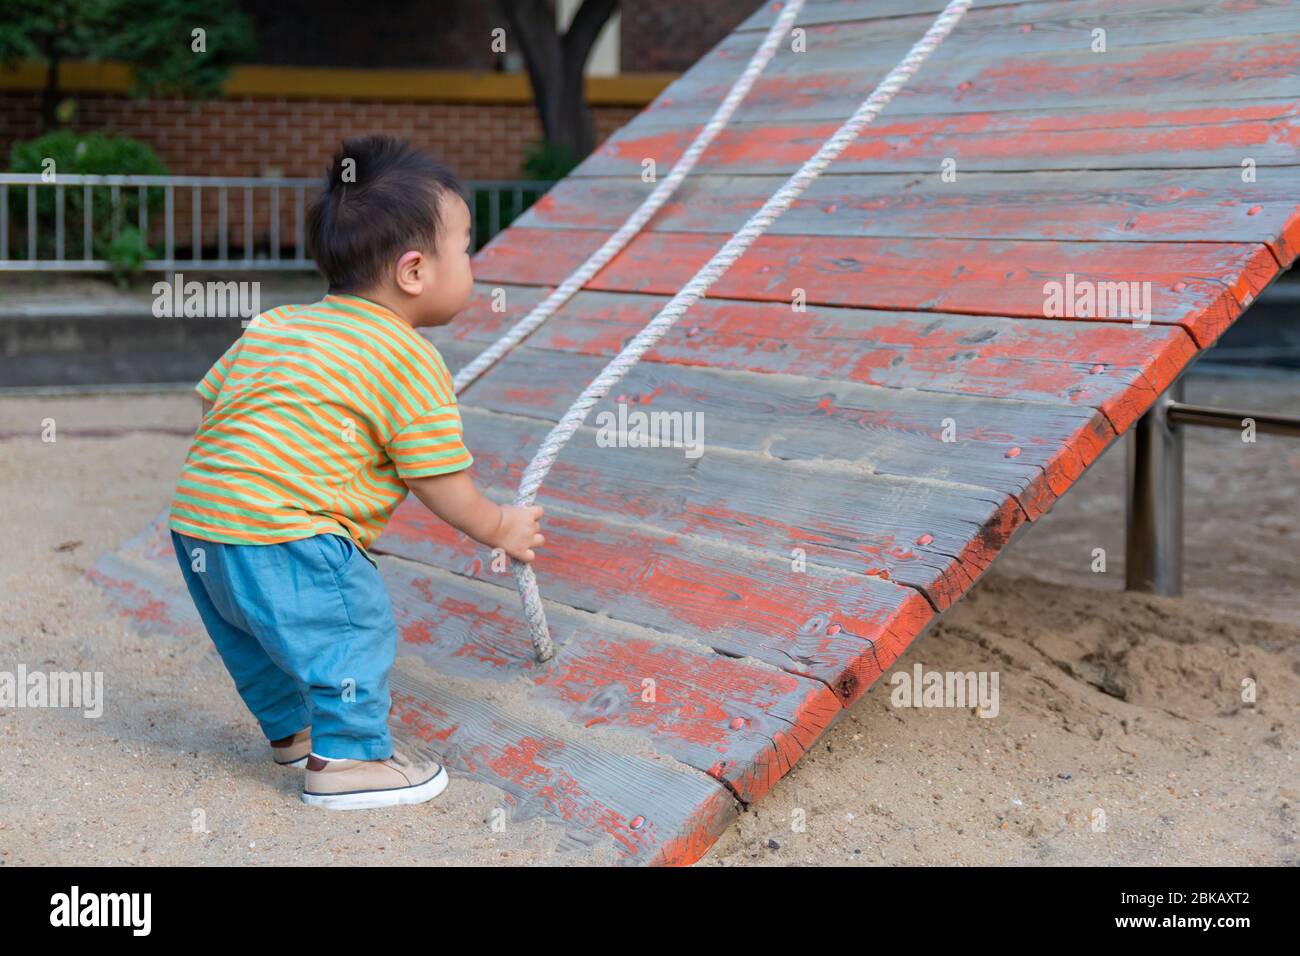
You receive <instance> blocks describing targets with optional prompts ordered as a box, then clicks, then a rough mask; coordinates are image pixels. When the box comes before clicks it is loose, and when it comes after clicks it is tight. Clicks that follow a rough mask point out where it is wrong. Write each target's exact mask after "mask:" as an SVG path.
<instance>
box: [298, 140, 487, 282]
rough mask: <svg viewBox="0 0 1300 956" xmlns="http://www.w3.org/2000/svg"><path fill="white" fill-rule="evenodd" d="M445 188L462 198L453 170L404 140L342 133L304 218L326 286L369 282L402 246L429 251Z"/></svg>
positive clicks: (389, 264) (435, 236)
mask: <svg viewBox="0 0 1300 956" xmlns="http://www.w3.org/2000/svg"><path fill="white" fill-rule="evenodd" d="M448 193H452V194H455V195H457V196H460V198H461V199H465V200H466V201H468V196H467V194H466V192H465V187H464V185H462V183H461V181H460V180H459V179H457V178H456V175H455V174H454V173H453V172H452V171H451V170H450V169H448V168H447V167H446V166H443V165H442V164H441V163H439V162H438V161H436V160H435V159H433V158H432V157H430V156H428V155H427V154H425V153H422V152H420V150H418V149H416V148H415V147H414V146H412V145H411V144H410V143H407V142H405V141H403V140H400V139H396V138H394V137H392V136H359V137H356V138H354V139H348V140H344V141H343V144H342V145H341V146H340V147H339V150H338V152H337V153H335V154H334V158H333V159H332V160H330V165H329V170H328V171H327V172H326V174H325V184H324V187H323V188H322V189H321V191H320V193H319V194H318V195H317V196H316V198H315V199H314V200H313V201H312V204H311V211H310V213H309V215H308V219H307V242H308V246H309V248H310V250H311V255H312V256H313V257H314V258H315V260H316V266H317V268H319V269H320V272H321V275H323V276H324V277H325V278H326V280H328V282H329V290H330V291H331V292H349V291H357V290H362V289H372V288H374V287H375V286H377V285H379V284H380V283H381V282H382V281H383V278H384V273H385V272H386V271H387V270H388V269H389V268H391V267H392V264H393V262H394V261H395V260H396V259H397V258H398V257H399V256H401V255H402V253H404V252H406V251H407V250H410V249H428V250H431V251H434V252H436V251H437V243H438V233H439V230H440V229H441V226H442V215H441V210H440V203H441V201H442V199H443V197H444V196H445V195H446V194H448Z"/></svg>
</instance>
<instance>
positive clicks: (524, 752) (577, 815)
mask: <svg viewBox="0 0 1300 956" xmlns="http://www.w3.org/2000/svg"><path fill="white" fill-rule="evenodd" d="M391 687H392V697H393V718H392V719H393V722H394V725H395V727H397V728H398V729H399V732H401V733H402V734H403V735H404V736H407V737H412V738H415V739H418V740H420V741H422V742H423V743H424V744H426V745H427V746H428V747H429V749H430V750H432V751H434V752H435V753H437V754H438V756H439V759H440V760H441V761H442V762H443V763H445V764H446V765H447V766H448V767H451V768H453V769H455V770H458V771H460V772H461V773H463V774H466V775H468V776H470V777H471V778H473V779H476V780H481V781H483V782H485V783H489V784H492V785H493V786H495V787H498V788H500V789H501V790H503V791H505V793H506V794H508V795H509V796H510V797H511V798H513V799H512V800H510V801H508V802H510V803H512V812H513V813H514V814H516V815H518V816H521V817H523V818H527V817H530V816H532V815H534V814H539V813H542V814H546V815H547V816H549V817H552V818H554V819H555V820H557V821H559V822H560V823H562V824H563V825H564V826H565V827H566V828H568V829H569V830H570V831H571V834H572V838H573V841H574V842H575V843H576V844H578V845H583V846H588V847H593V848H595V849H598V850H606V851H612V854H613V857H614V860H615V862H618V863H638V864H659V865H664V864H667V865H686V864H690V863H693V862H695V861H696V860H698V859H699V858H700V857H701V856H703V855H704V853H705V852H706V851H707V850H708V848H709V847H710V846H711V845H712V844H713V842H714V841H715V840H716V839H717V838H718V836H719V835H720V834H721V833H722V831H723V830H725V829H726V828H727V826H728V825H730V823H731V821H732V820H733V819H735V816H736V813H737V812H738V806H737V804H736V801H735V799H734V798H733V797H732V796H731V794H730V793H729V792H728V790H727V789H726V788H725V787H723V786H722V785H721V784H720V783H718V782H717V781H715V780H713V779H711V778H710V777H708V776H707V775H705V774H702V773H700V772H699V771H697V770H694V769H692V768H689V767H685V766H683V765H681V764H678V763H676V762H674V761H669V760H664V759H649V758H648V757H645V756H642V755H640V754H636V753H620V752H618V751H615V750H610V749H599V748H597V747H595V746H593V745H592V741H591V738H590V737H589V736H588V735H579V734H577V733H569V732H559V731H552V730H550V729H548V728H546V727H539V726H538V722H537V720H536V719H535V718H530V716H529V715H528V714H527V712H526V711H525V712H524V713H523V714H516V713H512V712H510V711H507V710H503V709H501V708H499V707H495V706H493V705H491V704H489V703H486V702H485V701H483V700H480V699H476V698H475V697H474V696H472V695H471V694H470V693H469V692H468V691H467V690H466V689H464V688H462V687H458V686H456V685H454V684H452V683H451V682H448V681H444V680H438V679H437V678H436V677H432V676H430V675H427V674H425V673H424V672H423V669H417V668H415V667H413V666H412V665H411V664H410V662H409V660H408V659H406V658H400V657H399V658H398V663H397V665H396V666H395V667H394V668H393V672H392V680H391Z"/></svg>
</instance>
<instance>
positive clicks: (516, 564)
mask: <svg viewBox="0 0 1300 956" xmlns="http://www.w3.org/2000/svg"><path fill="white" fill-rule="evenodd" d="M971 2H972V0H952V2H951V3H949V4H948V5H947V6H946V7H945V8H944V9H943V12H942V13H940V14H939V16H938V17H936V18H935V21H934V23H932V24H931V25H930V29H929V30H927V31H926V33H925V36H923V37H922V38H921V39H920V40H919V41H917V43H916V45H915V46H913V47H912V49H911V50H910V51H908V54H907V56H905V57H903V59H902V60H901V61H900V62H899V63H898V65H897V66H895V67H894V68H893V69H892V70H891V71H890V72H889V75H888V76H886V77H885V78H884V79H883V80H882V81H881V82H880V85H879V86H877V87H876V88H875V89H874V90H873V91H872V93H871V95H870V96H869V97H867V99H866V100H864V101H863V103H862V104H861V105H860V106H859V107H858V109H857V111H856V112H854V114H853V115H852V116H851V117H849V119H848V120H847V121H845V123H844V125H843V126H841V127H840V128H839V129H837V130H836V131H835V132H834V133H833V134H832V135H831V137H830V138H829V139H827V140H826V141H825V142H824V143H822V145H821V148H820V149H818V150H817V152H816V153H814V154H813V156H812V157H811V158H809V159H808V160H807V161H806V162H805V163H804V164H803V166H801V167H800V168H799V170H798V171H797V172H795V174H794V175H793V176H791V177H790V178H789V179H787V180H786V181H785V184H784V185H783V186H782V187H781V188H780V189H778V190H777V191H776V192H775V193H773V194H772V195H771V196H770V197H769V198H768V200H767V202H765V203H764V204H763V207H762V208H761V209H759V211H758V212H756V213H754V215H753V216H751V217H750V219H749V221H748V222H746V223H745V225H744V226H742V227H741V229H740V230H739V231H738V232H737V233H736V234H735V235H733V236H732V237H731V238H730V239H728V240H727V242H726V243H725V244H724V245H723V246H722V248H721V249H719V250H718V251H717V252H716V253H714V255H713V258H712V259H710V260H709V261H708V262H706V263H705V264H704V265H703V266H702V267H701V268H700V270H699V271H698V272H696V273H695V275H694V276H693V277H691V280H690V281H689V282H687V283H686V285H684V286H683V287H682V288H681V290H680V291H678V293H677V294H676V295H675V296H673V298H672V299H671V300H670V301H669V302H668V304H667V305H665V306H664V307H663V308H662V309H661V310H660V311H659V314H658V315H656V316H655V317H654V318H653V319H652V320H651V321H650V322H649V324H647V325H646V326H645V328H643V329H642V330H641V331H640V332H639V333H637V335H636V337H635V338H634V339H633V340H632V341H631V342H630V343H628V345H627V346H626V347H625V348H624V349H623V351H621V352H619V354H618V355H616V356H615V357H614V359H613V360H612V361H611V362H610V363H609V364H608V365H606V366H605V368H604V370H603V371H602V372H601V373H600V374H599V375H597V376H596V378H595V379H594V380H593V381H592V382H591V384H590V385H588V386H587V388H586V390H584V391H583V393H582V395H580V396H579V397H578V399H577V401H575V402H574V403H573V405H572V406H571V407H570V408H569V410H568V411H567V412H565V414H564V416H563V417H562V418H561V419H560V421H559V423H558V424H557V425H556V426H555V427H554V428H553V429H551V432H550V434H549V435H547V436H546V439H545V440H544V441H543V442H542V444H541V447H540V448H539V449H538V451H537V454H536V455H535V456H534V457H533V460H532V461H531V462H529V464H528V467H527V468H526V469H525V470H524V477H523V480H522V481H521V482H520V484H519V491H518V493H517V494H516V496H515V503H516V504H517V505H521V506H527V505H531V504H532V502H533V500H534V499H535V498H536V497H537V491H538V489H539V488H541V485H542V482H543V481H544V480H545V479H546V475H547V473H548V472H549V471H550V470H551V466H552V465H554V464H555V460H556V458H557V457H558V456H559V454H560V451H561V450H562V449H563V448H564V446H565V444H567V443H568V441H569V439H570V438H572V437H573V435H574V434H575V433H576V432H577V431H578V429H579V428H580V427H582V423H583V422H584V421H585V420H586V418H587V415H588V414H589V413H590V412H591V409H592V407H593V406H595V404H596V403H597V402H599V401H600V400H601V399H602V398H604V397H605V395H606V394H607V393H608V392H609V390H610V389H611V388H613V387H614V385H615V384H617V383H618V381H619V380H620V379H621V378H622V377H623V376H624V375H626V374H627V373H628V372H629V371H630V370H631V369H632V367H633V366H634V365H635V364H636V363H637V362H638V361H639V360H640V358H641V356H642V355H644V354H645V353H646V352H648V351H649V350H650V349H651V348H653V347H654V345H655V343H657V342H658V341H659V340H660V339H661V338H662V337H663V335H664V333H666V332H667V331H668V330H669V329H670V328H671V327H672V325H673V323H675V322H676V321H677V320H678V319H679V318H681V316H682V314H683V313H684V312H685V311H686V310H687V309H689V308H690V307H691V306H692V305H693V304H694V303H695V302H697V301H698V300H699V299H700V298H701V297H703V295H704V293H705V292H706V291H708V288H709V286H711V285H712V284H713V283H714V282H715V281H717V279H718V278H719V277H720V276H721V275H722V274H723V273H724V272H726V271H727V269H729V268H730V267H731V265H732V264H733V263H734V262H735V261H736V260H737V259H739V258H740V256H741V255H742V254H743V253H744V252H745V250H747V249H748V248H749V247H750V246H751V245H752V244H753V243H754V241H755V240H756V239H758V237H759V236H761V235H762V234H763V233H764V232H765V231H766V230H767V228H768V227H769V226H770V225H771V224H772V223H773V222H775V221H776V219H777V217H778V216H780V215H781V214H782V213H783V212H785V210H786V209H788V208H789V207H790V205H791V204H792V203H793V202H794V201H795V199H797V198H798V197H799V195H800V194H801V193H802V192H803V191H804V190H805V189H807V188H808V186H809V185H811V184H812V182H813V180H815V179H816V178H817V177H818V176H819V175H820V174H821V173H822V171H823V170H825V169H826V167H827V166H829V165H830V164H831V163H832V162H833V161H834V160H835V158H836V157H837V156H838V155H839V154H840V153H841V152H842V151H843V150H844V148H845V147H846V146H848V145H849V143H851V142H853V140H854V139H855V138H856V137H857V135H858V134H859V133H860V132H861V131H862V130H863V128H864V127H866V125H867V124H868V123H870V122H871V121H872V120H874V119H875V118H876V117H877V116H879V115H880V112H881V111H882V110H883V109H884V108H885V107H886V106H887V105H888V104H889V102H890V100H892V99H893V98H894V96H895V95H896V94H897V93H898V91H899V90H900V89H902V88H903V85H904V84H905V83H907V81H908V80H910V79H911V78H912V77H913V76H914V75H915V74H916V71H917V70H918V69H920V67H921V64H922V63H924V62H925V61H926V59H927V58H928V57H929V56H930V54H932V53H933V52H934V51H935V50H936V49H938V47H939V44H940V43H942V42H943V40H944V38H945V37H947V36H948V34H949V33H951V32H952V30H953V28H954V27H956V26H957V24H958V22H960V20H961V18H962V17H963V16H965V14H966V11H967V9H969V7H970V5H971ZM512 568H513V570H514V573H515V580H516V582H517V583H518V585H519V595H520V599H521V600H522V602H523V608H524V617H525V618H526V619H527V620H528V627H529V631H530V632H531V635H532V640H533V649H534V650H535V651H536V654H537V659H538V660H539V661H545V660H549V659H550V658H551V657H552V656H554V654H555V647H554V645H553V644H552V642H551V635H550V630H549V629H548V628H547V625H546V612H545V611H544V610H543V608H542V599H541V594H540V593H539V592H538V589H537V578H536V576H535V575H534V574H533V570H532V567H531V566H530V565H528V564H525V563H523V562H522V561H513V562H512Z"/></svg>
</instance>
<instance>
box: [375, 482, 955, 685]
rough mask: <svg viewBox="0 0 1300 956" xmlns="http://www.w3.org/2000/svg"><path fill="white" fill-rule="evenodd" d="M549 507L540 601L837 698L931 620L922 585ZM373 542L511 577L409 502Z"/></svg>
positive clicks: (478, 574)
mask: <svg viewBox="0 0 1300 956" xmlns="http://www.w3.org/2000/svg"><path fill="white" fill-rule="evenodd" d="M500 492H501V489H500V488H499V487H498V488H495V489H494V493H496V494H498V495H500ZM547 509H548V510H547V516H546V548H545V549H543V550H542V551H541V552H539V556H538V563H537V565H536V567H537V570H538V573H539V575H542V577H543V580H544V581H545V584H544V592H543V593H544V594H545V596H546V598H547V599H548V600H551V601H556V602H560V603H562V604H566V605H569V606H570V607H574V608H579V609H582V610H585V611H589V612H591V613H594V614H598V615H602V616H605V617H608V618H609V619H611V620H614V621H628V622H633V623H634V624H636V625H637V626H638V627H643V628H650V629H652V630H655V631H660V632H664V633H666V634H681V635H684V636H687V637H689V638H690V639H691V640H692V641H694V642H696V643H698V644H700V645H704V646H707V647H710V648H712V649H713V650H715V651H717V652H718V653H720V654H725V655H728V656H731V657H745V658H753V659H755V660H760V661H763V662H765V663H767V664H770V665H772V666H774V667H777V668H780V669H782V670H785V671H789V672H790V673H792V674H797V675H800V676H806V677H810V678H813V679H815V680H818V681H821V682H822V683H823V684H825V685H827V686H828V687H830V688H831V689H832V691H834V693H835V694H836V696H837V697H839V699H840V700H841V701H842V702H843V703H844V704H845V705H846V706H847V705H849V704H851V703H852V702H853V701H855V700H857V698H858V697H859V696H861V694H862V693H864V692H865V691H866V689H867V688H868V687H870V686H871V684H872V683H874V682H875V680H876V679H877V678H879V677H880V676H881V674H882V673H883V672H884V669H885V668H887V667H889V666H890V665H891V664H892V663H893V661H894V660H896V659H897V658H898V656H899V655H900V654H902V652H903V650H904V649H905V648H906V647H907V645H908V644H910V643H911V642H912V640H914V639H915V638H916V636H917V635H918V634H920V633H921V632H922V631H923V630H924V629H925V628H926V627H927V626H929V624H930V623H931V621H932V620H933V618H934V611H933V608H931V606H930V604H929V602H928V601H927V600H926V599H925V598H924V597H922V596H921V594H920V593H919V592H917V591H916V590H914V589H912V588H909V587H905V586H902V585H899V584H896V583H894V582H892V581H887V580H884V579H883V578H881V577H879V576H863V575H862V574H860V573H857V572H851V571H846V570H843V569H839V568H834V567H826V566H823V565H820V564H818V563H817V562H816V561H815V559H812V558H808V559H807V560H806V561H805V565H806V566H803V567H800V566H798V565H796V563H795V561H794V560H793V559H792V556H791V554H790V553H789V552H788V551H787V552H780V551H775V550H761V549H757V548H749V549H737V548H728V547H725V546H723V545H722V544H721V543H719V542H715V541H711V540H709V539H707V538H702V537H696V536H689V535H679V534H673V533H669V532H664V531H659V530H657V529H655V528H652V527H649V526H646V525H641V524H635V523H629V522H626V521H620V520H619V519H618V516H617V515H614V514H601V515H592V514H590V513H588V514H575V513H574V512H573V511H572V510H571V509H568V508H565V507H563V506H561V505H556V504H554V503H548V504H547ZM375 550H376V551H377V552H379V553H384V554H393V555H398V556H401V557H404V558H408V559H410V560H414V561H418V562H421V563H423V564H427V565H432V566H435V567H439V568H445V569H447V570H448V571H451V572H452V573H454V574H458V575H462V576H464V577H472V578H476V579H478V580H480V581H483V582H486V583H490V584H493V585H496V586H498V587H505V588H513V587H514V579H513V576H511V575H510V574H509V569H508V566H507V563H506V562H504V561H494V560H493V558H492V556H490V555H489V554H487V552H486V551H485V550H484V549H483V548H481V547H480V546H479V545H477V544H475V543H474V542H473V541H471V540H469V539H468V538H466V537H465V536H464V535H462V534H459V533H458V532H456V531H455V530H454V529H452V528H450V527H449V526H448V525H446V524H445V523H443V522H441V521H439V520H437V519H436V518H434V517H433V516H432V515H431V514H430V513H429V512H428V511H427V510H426V509H424V508H423V507H422V506H420V505H419V504H418V503H416V502H412V501H408V502H407V503H406V504H404V505H403V506H402V507H401V508H399V509H398V511H397V513H396V514H395V515H394V516H393V520H392V521H391V522H390V524H389V526H388V529H387V530H386V531H385V532H384V535H383V537H381V538H380V539H379V541H378V542H377V543H376V545H375ZM512 600H513V599H512ZM426 603H427V602H426ZM509 603H510V602H507V604H509ZM422 606H423V605H422ZM403 630H404V633H405V635H406V638H407V640H408V641H410V642H414V643H419V642H420V641H422V640H426V639H428V636H429V633H430V625H429V624H428V622H426V621H417V622H413V623H412V624H410V625H409V630H408V628H407V626H404V629H403ZM495 652H499V653H502V654H504V653H505V652H504V650H502V649H501V648H497V649H496V651H495ZM520 652H521V653H522V650H520ZM484 653H486V654H488V655H491V654H492V653H494V651H492V650H489V651H485V652H484ZM507 656H508V655H507Z"/></svg>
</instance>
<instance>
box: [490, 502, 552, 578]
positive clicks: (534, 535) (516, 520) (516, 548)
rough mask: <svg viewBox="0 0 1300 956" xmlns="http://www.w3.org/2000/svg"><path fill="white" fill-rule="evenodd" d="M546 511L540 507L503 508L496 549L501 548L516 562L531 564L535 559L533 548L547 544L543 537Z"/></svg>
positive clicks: (509, 506)
mask: <svg viewBox="0 0 1300 956" xmlns="http://www.w3.org/2000/svg"><path fill="white" fill-rule="evenodd" d="M543 514H545V511H544V510H543V509H542V507H541V506H540V505H530V506H528V507H526V508H520V507H519V506H517V505H502V506H501V524H500V526H499V527H498V528H497V533H496V536H495V537H496V541H495V542H494V545H495V547H498V548H500V549H501V550H503V551H504V552H505V553H506V554H508V555H510V557H512V558H514V559H515V560H516V561H522V562H524V564H530V563H531V562H532V560H533V558H534V557H535V555H534V554H533V550H532V549H533V548H540V547H541V546H542V545H544V544H545V543H546V538H545V537H544V536H543V535H542V533H541V531H542V521H541V519H542V515H543Z"/></svg>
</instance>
